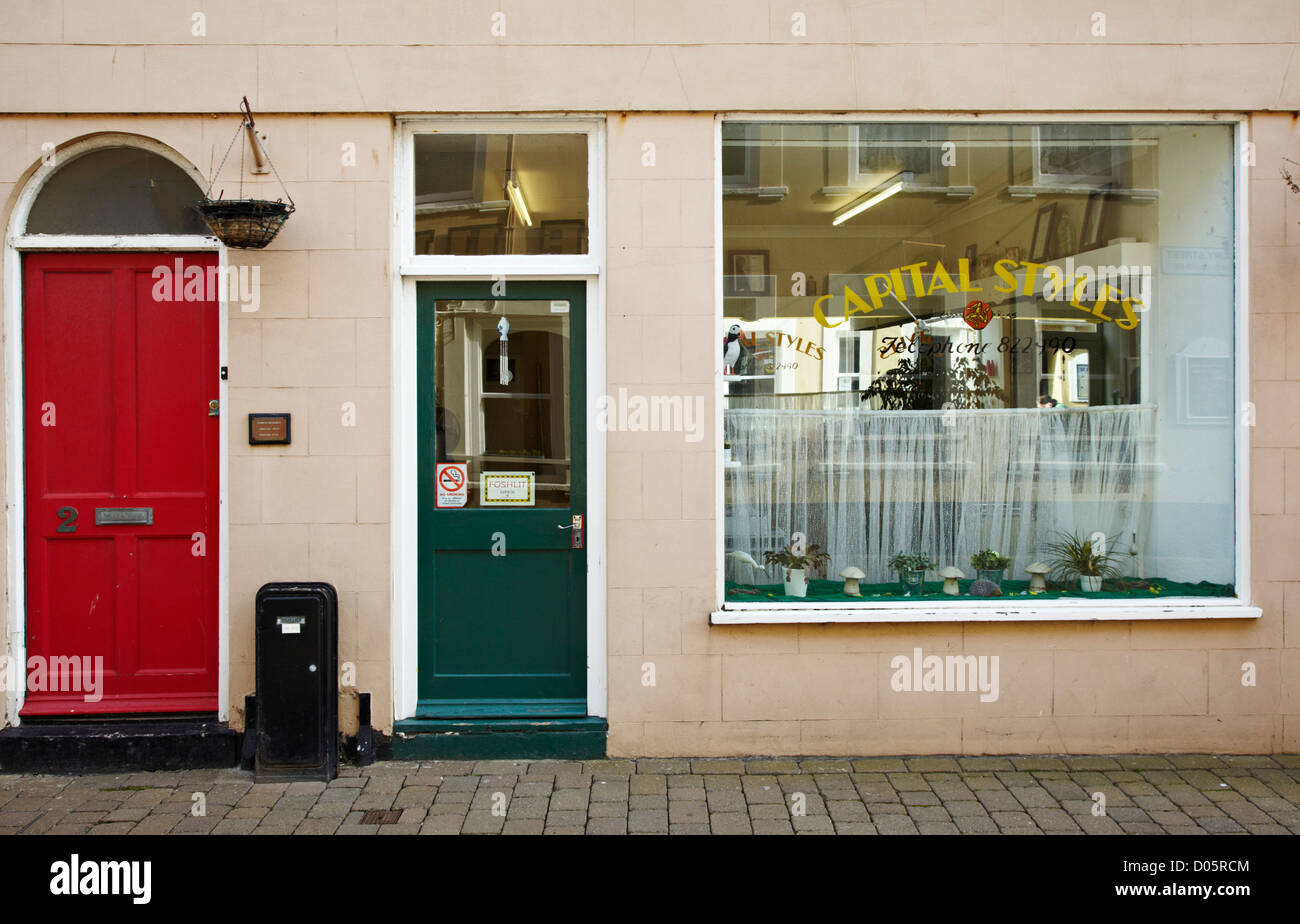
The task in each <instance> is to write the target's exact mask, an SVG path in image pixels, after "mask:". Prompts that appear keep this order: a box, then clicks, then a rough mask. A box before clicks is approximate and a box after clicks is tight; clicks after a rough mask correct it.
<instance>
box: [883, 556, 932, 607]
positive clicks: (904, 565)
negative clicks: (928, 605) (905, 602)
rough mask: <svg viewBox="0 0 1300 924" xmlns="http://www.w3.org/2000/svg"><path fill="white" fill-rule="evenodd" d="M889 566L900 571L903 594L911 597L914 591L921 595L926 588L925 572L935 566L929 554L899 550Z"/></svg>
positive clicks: (899, 578)
mask: <svg viewBox="0 0 1300 924" xmlns="http://www.w3.org/2000/svg"><path fill="white" fill-rule="evenodd" d="M889 567H890V568H891V569H892V570H894V571H897V572H898V583H899V584H900V585H902V588H903V596H905V597H910V596H911V595H912V592H913V591H916V593H917V594H918V595H919V594H921V593H923V592H924V590H925V572H926V571H928V570H930V569H931V568H933V567H934V562H933V561H932V560H931V559H930V556H928V555H922V554H921V553H920V552H917V553H915V554H911V553H907V552H899V553H898V554H897V555H895V556H894V557H893V558H891V559H890V560H889Z"/></svg>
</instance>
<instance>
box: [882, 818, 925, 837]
mask: <svg viewBox="0 0 1300 924" xmlns="http://www.w3.org/2000/svg"><path fill="white" fill-rule="evenodd" d="M871 820H872V821H873V822H874V823H875V825H876V830H877V831H878V832H880V833H881V834H918V833H920V832H918V831H917V830H916V823H915V822H913V821H912V819H911V818H909V817H908V816H907V815H873V816H872V819H871Z"/></svg>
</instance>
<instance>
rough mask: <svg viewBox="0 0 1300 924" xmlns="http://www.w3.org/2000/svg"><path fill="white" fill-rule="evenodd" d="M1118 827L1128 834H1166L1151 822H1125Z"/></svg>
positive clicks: (1166, 832)
mask: <svg viewBox="0 0 1300 924" xmlns="http://www.w3.org/2000/svg"><path fill="white" fill-rule="evenodd" d="M1120 827H1121V828H1123V829H1124V831H1125V832H1126V833H1128V834H1168V833H1169V832H1168V831H1166V830H1165V829H1164V828H1162V827H1160V825H1158V824H1156V823H1155V822H1153V821H1126V822H1121V823H1120Z"/></svg>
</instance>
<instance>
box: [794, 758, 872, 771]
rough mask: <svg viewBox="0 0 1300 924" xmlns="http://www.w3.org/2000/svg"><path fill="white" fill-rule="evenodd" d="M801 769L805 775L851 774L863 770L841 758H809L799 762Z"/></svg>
mask: <svg viewBox="0 0 1300 924" xmlns="http://www.w3.org/2000/svg"><path fill="white" fill-rule="evenodd" d="M799 769H800V770H802V771H803V772H804V773H849V772H851V771H853V770H858V769H861V768H859V767H855V766H853V761H851V760H843V759H840V758H827V757H808V758H804V759H803V760H800V761H799Z"/></svg>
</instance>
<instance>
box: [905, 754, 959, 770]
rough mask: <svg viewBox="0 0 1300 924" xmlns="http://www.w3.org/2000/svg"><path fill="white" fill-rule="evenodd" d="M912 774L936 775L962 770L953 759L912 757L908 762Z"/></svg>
mask: <svg viewBox="0 0 1300 924" xmlns="http://www.w3.org/2000/svg"><path fill="white" fill-rule="evenodd" d="M906 763H907V769H908V772H910V773H934V772H940V771H952V772H954V773H956V772H959V771H960V770H961V765H960V764H958V763H957V760H956V758H953V757H910V758H908V760H907V761H906Z"/></svg>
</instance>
